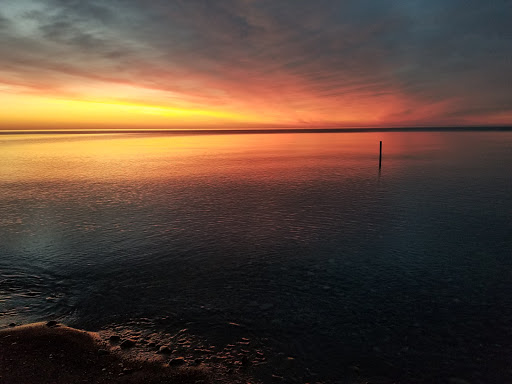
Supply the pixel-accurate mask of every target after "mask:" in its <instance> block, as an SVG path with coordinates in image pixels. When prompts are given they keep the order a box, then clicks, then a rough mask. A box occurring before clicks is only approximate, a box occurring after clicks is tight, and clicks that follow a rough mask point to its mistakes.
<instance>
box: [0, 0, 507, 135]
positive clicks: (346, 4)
mask: <svg viewBox="0 0 512 384" xmlns="http://www.w3.org/2000/svg"><path fill="white" fill-rule="evenodd" d="M511 20H512V1H510V0H492V1H489V2H486V1H482V0H408V1H405V0H401V1H393V0H386V1H384V0H382V1H378V0H353V1H352V0H347V1H335V0H308V1H303V0H229V1H227V0H226V1H225V0H215V1H214V0H211V1H209V0H202V1H200V0H181V1H180V0H175V1H163V0H155V1H142V0H108V1H107V0H101V1H100V0H89V1H83V0H82V1H80V0H2V1H1V2H0V130H1V129H54V128H57V129H62V128H65V129H79V128H89V129H90V128H98V129H101V128H137V129H138V128H159V129H161V128H174V129H176V128H205V127H206V128H209V127H211V128H260V127H263V128H266V127H268V128H270V127H298V128H300V127H388V126H439V125H442V126H461V125H463V126H464V125H510V124H512V22H511Z"/></svg>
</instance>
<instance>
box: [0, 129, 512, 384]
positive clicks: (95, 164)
mask: <svg viewBox="0 0 512 384" xmlns="http://www.w3.org/2000/svg"><path fill="white" fill-rule="evenodd" d="M380 140H382V141H383V163H382V169H381V170H380V171H379V168H378V151H379V141H380ZM511 164H512V132H411V133H404V132H383V133H375V132H368V133H275V134H190V135H187V134H179V135H178V134H174V135H173V134H162V133H144V134H143V133H137V134H136V133H133V134H130V133H123V134H67V135H66V134H52V135H49V134H48V135H44V134H37V135H31V134H23V135H0V201H1V204H0V239H1V240H0V326H7V324H9V323H11V322H16V323H27V322H32V321H43V320H48V319H57V320H59V321H62V322H64V323H66V324H68V325H71V326H75V327H79V328H84V329H87V330H93V331H98V330H102V332H104V333H105V334H106V335H108V334H109V333H112V332H116V333H120V334H123V335H128V336H130V335H131V336H133V337H138V338H139V340H140V345H141V353H143V352H144V351H149V350H151V348H154V345H153V344H151V343H155V344H157V346H158V343H159V342H160V343H162V342H165V340H166V338H167V339H168V340H171V341H172V343H174V344H173V345H175V349H176V352H175V353H177V354H181V355H183V356H186V357H187V358H194V357H196V356H197V354H198V352H197V351H198V350H199V349H202V350H203V351H202V353H203V355H202V358H203V359H204V361H205V362H208V363H211V364H212V365H215V364H217V365H223V366H228V367H231V368H229V369H231V371H230V372H235V373H236V372H238V370H241V369H245V371H244V372H247V373H248V374H249V375H250V376H254V377H256V378H257V379H259V380H262V381H264V382H271V381H275V380H279V378H282V380H284V381H285V382H292V383H295V382H297V383H302V382H358V381H357V380H362V378H374V380H375V382H378V381H377V380H383V381H382V382H387V381H385V380H387V379H390V380H395V381H396V382H408V383H415V382H422V383H423V382H424V383H434V382H437V383H443V382H450V381H449V380H452V381H451V382H456V381H454V380H462V381H458V382H459V383H462V382H468V383H503V382H507V381H510V380H512V369H511V367H512V284H511V281H512V172H511V171H510V167H511ZM240 361H242V363H243V364H242V365H244V366H245V365H249V367H247V368H244V367H240ZM247 362H249V363H247ZM272 375H274V377H272ZM345 379H346V380H352V381H343V380H345Z"/></svg>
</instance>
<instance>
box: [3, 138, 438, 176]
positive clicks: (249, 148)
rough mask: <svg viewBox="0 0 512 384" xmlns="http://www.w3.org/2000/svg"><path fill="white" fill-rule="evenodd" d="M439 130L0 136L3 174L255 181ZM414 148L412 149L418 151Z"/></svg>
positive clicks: (359, 165)
mask: <svg viewBox="0 0 512 384" xmlns="http://www.w3.org/2000/svg"><path fill="white" fill-rule="evenodd" d="M447 137H448V136H447V135H443V134H441V133H405V134H404V133H390V132H386V133H302V134H299V133H278V134H190V135H173V134H87V135H84V134H75V135H73V134H71V135H19V136H15V135H12V136H9V135H6V136H1V137H0V147H1V148H2V151H1V152H0V161H1V164H2V166H1V172H0V179H1V180H2V181H4V182H15V181H25V182H26V181H51V180H89V181H91V180H101V181H109V180H111V181H114V180H142V179H145V180H147V179H162V178H174V177H209V176H213V175H217V176H219V175H222V177H225V178H227V179H229V178H233V179H236V178H253V179H258V180H264V179H276V178H286V177H293V175H294V174H302V176H303V177H306V175H305V173H307V172H310V174H309V176H310V177H314V170H315V168H322V167H323V168H325V167H328V168H330V169H332V172H335V173H343V174H345V175H346V174H347V173H348V172H354V173H357V172H358V169H366V168H370V169H371V168H373V167H374V166H375V165H376V164H377V159H378V145H379V141H380V140H382V141H383V142H384V145H383V148H384V150H383V152H384V156H383V164H384V167H386V164H387V165H389V164H390V162H391V161H393V158H396V157H397V156H400V155H402V154H404V153H409V152H410V153H413V154H414V153H415V152H414V150H412V149H411V148H414V147H421V148H422V150H425V148H430V147H431V148H433V149H434V148H439V147H441V146H442V145H443V142H444V141H445V140H446V138H447ZM417 154H418V153H416V155H417Z"/></svg>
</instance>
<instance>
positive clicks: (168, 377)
mask: <svg viewBox="0 0 512 384" xmlns="http://www.w3.org/2000/svg"><path fill="white" fill-rule="evenodd" d="M127 344H130V343H129V342H128V343H125V345H124V347H122V342H121V343H119V345H118V346H117V347H112V345H111V343H108V342H105V341H102V340H101V339H100V337H99V336H98V334H96V333H92V332H85V331H81V330H77V329H74V328H70V327H66V326H64V325H61V324H55V323H54V322H49V323H35V324H30V325H23V326H16V327H11V328H7V329H3V330H0V383H2V384H33V383H34V384H35V383H37V384H45V383H48V384H49V383H52V384H70V383H133V384H135V383H147V384H156V383H183V384H188V383H198V384H199V383H203V384H207V383H213V382H216V383H219V382H220V383H239V382H246V381H245V380H242V378H236V377H226V376H225V375H223V374H221V373H216V372H213V371H212V370H211V369H209V368H208V367H204V366H197V367H192V366H190V365H191V364H190V363H187V362H186V361H181V360H179V359H178V360H176V359H175V361H173V360H172V359H171V360H169V359H167V360H165V359H163V358H162V357H160V358H156V359H155V360H154V361H150V360H144V361H143V360H140V359H133V358H128V357H127V356H128V355H126V354H125V353H124V352H122V350H123V349H126V350H128V349H130V346H129V345H127Z"/></svg>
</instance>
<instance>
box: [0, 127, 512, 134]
mask: <svg viewBox="0 0 512 384" xmlns="http://www.w3.org/2000/svg"><path fill="white" fill-rule="evenodd" d="M371 132H373V133H377V132H403V133H406V132H512V126H490V127H485V126H479V127H411V128H405V127H387V128H275V129H274V128H266V129H76V130H70V129H62V130H60V129H52V130H0V135H55V134H60V135H67V134H89V135H90V134H116V133H121V134H127V133H133V134H154V133H158V134H168V135H190V134H193V135H232V134H267V133H271V134H277V133H371Z"/></svg>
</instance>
